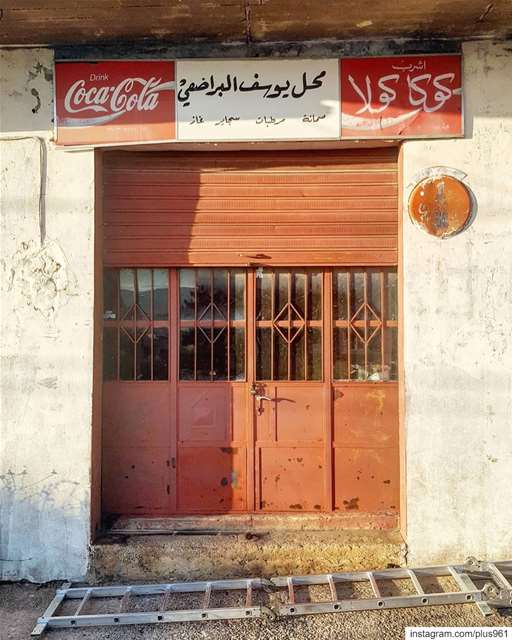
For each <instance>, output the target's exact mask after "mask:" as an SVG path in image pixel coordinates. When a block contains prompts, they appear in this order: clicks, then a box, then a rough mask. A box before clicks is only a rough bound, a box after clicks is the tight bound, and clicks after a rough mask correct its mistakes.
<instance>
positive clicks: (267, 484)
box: [259, 446, 325, 513]
mask: <svg viewBox="0 0 512 640" xmlns="http://www.w3.org/2000/svg"><path fill="white" fill-rule="evenodd" d="M323 464H324V450H323V447H318V446H316V447H312V446H307V447H300V446H297V447H261V448H260V449H259V478H260V481H259V493H260V499H259V503H260V504H259V506H260V509H261V510H262V511H266V512H273V511H274V512H276V511H277V512H286V511H292V512H296V513H300V512H311V511H321V510H323V509H324V508H325V503H324V493H325V487H324V475H323Z"/></svg>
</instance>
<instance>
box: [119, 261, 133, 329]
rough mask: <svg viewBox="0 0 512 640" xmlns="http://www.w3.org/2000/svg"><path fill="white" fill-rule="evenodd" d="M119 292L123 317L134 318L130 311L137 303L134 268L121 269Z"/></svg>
mask: <svg viewBox="0 0 512 640" xmlns="http://www.w3.org/2000/svg"><path fill="white" fill-rule="evenodd" d="M119 294H120V306H121V309H120V315H121V318H127V317H128V318H132V317H133V313H130V314H129V313H128V312H129V311H130V309H132V307H133V305H134V304H135V274H134V270H133V269H121V271H120V272H119Z"/></svg>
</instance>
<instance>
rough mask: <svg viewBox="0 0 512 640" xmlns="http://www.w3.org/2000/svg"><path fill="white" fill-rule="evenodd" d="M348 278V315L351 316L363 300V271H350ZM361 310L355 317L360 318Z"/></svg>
mask: <svg viewBox="0 0 512 640" xmlns="http://www.w3.org/2000/svg"><path fill="white" fill-rule="evenodd" d="M350 275H351V278H350V315H351V317H353V316H354V315H355V314H356V312H357V311H359V309H360V307H361V305H362V304H363V302H364V273H363V272H362V271H352V272H351V274H350ZM362 318H363V316H362V311H361V312H360V313H359V315H358V317H357V319H358V320H359V319H362Z"/></svg>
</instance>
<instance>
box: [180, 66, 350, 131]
mask: <svg viewBox="0 0 512 640" xmlns="http://www.w3.org/2000/svg"><path fill="white" fill-rule="evenodd" d="M339 86H340V72H339V61H338V60H282V59H281V60H186V61H178V62H177V84H176V105H177V110H176V111H177V112H176V120H177V126H178V132H177V137H178V139H179V140H190V141H206V140H229V141H233V140H325V139H337V138H339V136H340V96H339Z"/></svg>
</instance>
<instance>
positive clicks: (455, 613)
mask: <svg viewBox="0 0 512 640" xmlns="http://www.w3.org/2000/svg"><path fill="white" fill-rule="evenodd" d="M61 584H62V583H61V582H59V583H53V584H46V585H39V586H38V585H33V584H28V583H16V584H3V585H0V638H1V640H27V639H28V638H29V637H30V633H31V631H32V629H33V628H34V625H35V623H36V620H37V618H38V616H40V615H41V614H42V613H43V611H44V610H45V608H46V607H47V606H48V604H49V603H50V601H51V600H52V598H53V596H54V593H55V589H56V588H58V587H60V586H61ZM76 603H77V601H76V600H75V601H74V603H73V606H74V607H75V608H76ZM415 626H430V627H445V626H446V627H453V626H461V627H474V626H490V627H510V628H511V631H510V633H511V634H512V609H506V610H502V611H501V612H500V613H498V612H496V613H494V614H493V615H492V616H489V617H486V618H484V617H482V615H481V613H480V612H479V610H478V609H477V607H476V605H474V604H468V605H444V606H438V607H428V608H427V607H426V608H422V609H395V610H387V611H361V612H350V613H340V614H325V615H314V616H303V617H296V618H287V619H279V620H276V621H267V620H265V619H255V620H250V621H249V620H241V621H229V622H226V621H217V622H193V623H170V624H154V625H133V626H123V627H91V628H87V629H83V628H76V629H69V630H47V631H46V635H47V637H48V638H49V640H140V639H141V638H143V639H144V640H163V639H168V638H171V639H172V638H175V639H176V640H185V639H186V640H196V639H197V640H199V639H201V640H204V639H205V638H206V639H208V640H231V639H235V638H236V639H238V638H244V640H278V639H279V640H302V639H304V640H316V639H319V640H323V639H332V640H334V639H336V640H338V639H343V640H362V639H365V640H399V639H401V638H404V629H405V627H415Z"/></svg>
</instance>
